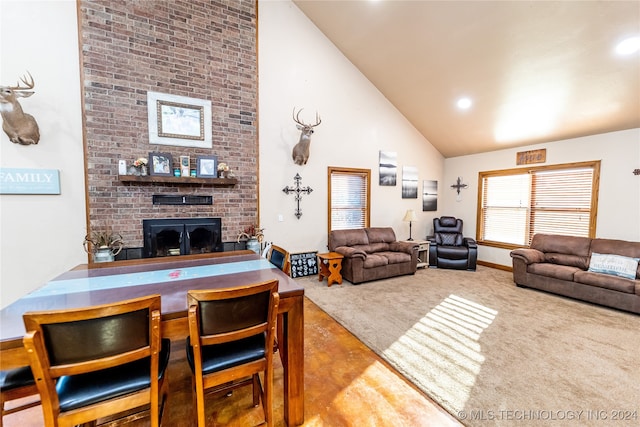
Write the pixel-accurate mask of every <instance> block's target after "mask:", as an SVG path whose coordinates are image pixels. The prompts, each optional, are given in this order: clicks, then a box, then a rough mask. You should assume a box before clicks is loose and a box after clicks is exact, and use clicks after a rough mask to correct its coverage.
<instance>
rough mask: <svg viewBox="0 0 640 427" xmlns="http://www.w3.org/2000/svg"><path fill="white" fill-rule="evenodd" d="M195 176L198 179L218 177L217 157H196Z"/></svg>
mask: <svg viewBox="0 0 640 427" xmlns="http://www.w3.org/2000/svg"><path fill="white" fill-rule="evenodd" d="M197 163H198V166H197V169H196V176H197V177H198V178H217V177H218V156H198V159H197Z"/></svg>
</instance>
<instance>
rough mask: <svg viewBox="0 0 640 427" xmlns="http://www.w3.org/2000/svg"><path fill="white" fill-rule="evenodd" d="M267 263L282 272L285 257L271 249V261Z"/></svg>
mask: <svg viewBox="0 0 640 427" xmlns="http://www.w3.org/2000/svg"><path fill="white" fill-rule="evenodd" d="M269 261H271V264H273V265H275V266H276V267H278V268H279V269H280V270H282V269H283V268H284V261H285V256H284V254H283V253H282V252H280V251H276V250H273V249H272V250H271V259H270V260H269Z"/></svg>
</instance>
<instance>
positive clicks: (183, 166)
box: [180, 156, 191, 177]
mask: <svg viewBox="0 0 640 427" xmlns="http://www.w3.org/2000/svg"><path fill="white" fill-rule="evenodd" d="M190 169H191V163H190V161H189V156H180V175H181V176H184V177H187V176H189V170H190Z"/></svg>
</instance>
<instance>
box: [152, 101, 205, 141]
mask: <svg viewBox="0 0 640 427" xmlns="http://www.w3.org/2000/svg"><path fill="white" fill-rule="evenodd" d="M147 115H148V122H149V143H151V144H161V145H177V146H181V147H198V148H211V146H212V144H211V101H207V100H204V99H197V98H189V97H186V96H178V95H170V94H166V93H159V92H147Z"/></svg>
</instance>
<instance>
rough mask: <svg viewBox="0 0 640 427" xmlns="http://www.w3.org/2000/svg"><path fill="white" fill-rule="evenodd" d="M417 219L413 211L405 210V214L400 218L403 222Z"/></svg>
mask: <svg viewBox="0 0 640 427" xmlns="http://www.w3.org/2000/svg"><path fill="white" fill-rule="evenodd" d="M417 219H418V218H417V217H416V213H415V212H414V211H413V209H407V213H406V214H404V218H402V220H403V221H404V222H411V221H415V220H417Z"/></svg>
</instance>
